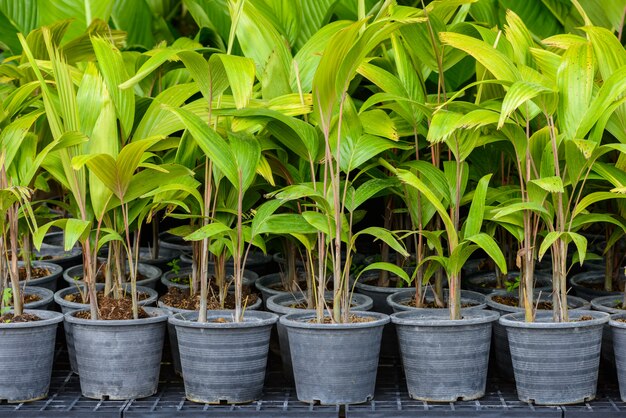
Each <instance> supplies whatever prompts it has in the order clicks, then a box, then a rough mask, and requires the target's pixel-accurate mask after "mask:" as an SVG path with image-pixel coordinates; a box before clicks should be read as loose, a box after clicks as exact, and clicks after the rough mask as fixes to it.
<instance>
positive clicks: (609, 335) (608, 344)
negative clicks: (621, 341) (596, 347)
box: [591, 296, 626, 370]
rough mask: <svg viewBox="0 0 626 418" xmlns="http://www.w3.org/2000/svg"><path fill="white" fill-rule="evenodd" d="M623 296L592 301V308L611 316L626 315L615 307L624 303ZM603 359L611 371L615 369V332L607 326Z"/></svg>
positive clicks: (604, 335) (603, 333)
mask: <svg viewBox="0 0 626 418" xmlns="http://www.w3.org/2000/svg"><path fill="white" fill-rule="evenodd" d="M623 299H624V298H623V296H600V297H599V298H595V299H593V300H592V301H591V308H592V309H593V310H595V311H600V312H606V313H608V314H609V315H613V314H626V310H624V309H617V308H616V307H615V306H617V305H618V304H620V303H622V301H623ZM602 358H603V359H604V361H606V362H607V363H608V366H609V368H610V369H611V370H614V369H615V354H614V349H613V331H612V330H611V327H610V325H608V324H606V325H605V326H604V330H603V331H602Z"/></svg>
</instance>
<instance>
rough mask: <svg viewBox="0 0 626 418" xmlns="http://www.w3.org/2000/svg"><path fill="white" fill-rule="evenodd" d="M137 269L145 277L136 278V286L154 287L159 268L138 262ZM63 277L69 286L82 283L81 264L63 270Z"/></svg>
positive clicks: (159, 276) (157, 279)
mask: <svg viewBox="0 0 626 418" xmlns="http://www.w3.org/2000/svg"><path fill="white" fill-rule="evenodd" d="M137 271H138V272H139V273H140V274H141V275H143V276H144V277H145V279H142V280H137V286H143V287H149V288H150V289H154V288H155V287H156V284H157V282H158V281H159V279H160V278H161V274H162V272H161V269H160V268H158V267H155V266H151V265H149V264H143V263H138V264H137ZM63 279H64V280H65V281H66V282H67V283H68V284H69V286H70V287H76V286H77V285H81V286H82V285H84V284H85V282H84V281H83V266H82V265H80V266H74V267H71V268H69V269H67V270H65V271H64V272H63Z"/></svg>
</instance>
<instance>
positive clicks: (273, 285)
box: [254, 273, 306, 308]
mask: <svg viewBox="0 0 626 418" xmlns="http://www.w3.org/2000/svg"><path fill="white" fill-rule="evenodd" d="M283 275H284V273H272V274H268V275H265V276H261V277H259V279H258V280H257V281H256V282H254V286H255V287H256V288H257V290H259V291H260V292H261V295H262V297H263V307H265V308H267V301H268V300H269V298H270V297H272V296H274V295H288V294H291V292H287V291H285V290H278V289H277V287H278V288H280V287H281V286H280V284H281V277H282V276H283ZM300 284H301V285H302V289H301V290H302V291H306V284H305V283H300Z"/></svg>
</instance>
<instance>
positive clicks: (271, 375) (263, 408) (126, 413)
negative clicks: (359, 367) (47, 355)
mask: <svg viewBox="0 0 626 418" xmlns="http://www.w3.org/2000/svg"><path fill="white" fill-rule="evenodd" d="M87 416H89V417H111V418H113V417H117V418H123V417H136V418H139V417H196V416H197V417H200V416H202V417H207V416H209V417H210V416H215V417H217V416H219V417H228V416H233V417H249V418H255V417H274V418H281V417H284V418H292V417H319V418H334V417H345V418H383V417H384V418H403V417H425V418H428V417H460V418H475V417H484V418H492V417H535V416H536V417H542V418H543V417H545V418H583V417H588V418H591V417H602V418H613V417H625V418H626V403H624V402H622V401H621V400H620V397H619V391H618V388H617V382H616V380H615V378H614V377H606V376H602V377H601V378H600V384H599V386H598V394H597V399H596V400H594V401H591V402H586V403H584V404H578V405H569V406H554V407H547V406H536V405H530V404H527V403H524V402H521V401H519V400H518V399H517V395H516V393H515V386H514V384H512V383H510V382H506V381H503V380H500V379H498V378H497V377H490V378H489V379H488V382H487V393H486V394H485V396H484V397H483V398H481V399H480V400H475V401H459V402H450V403H432V402H422V401H417V400H414V399H411V398H410V397H409V396H408V393H407V391H406V386H405V383H404V376H403V373H402V367H401V365H400V364H399V363H398V362H397V361H391V360H385V359H383V360H382V361H381V365H380V367H379V370H378V382H377V385H376V396H375V398H374V399H373V400H372V401H370V402H366V403H363V404H359V405H348V406H342V407H339V406H323V405H312V404H308V403H303V402H299V401H298V400H297V398H296V391H295V388H294V387H293V386H292V385H290V384H288V383H286V382H285V380H284V379H283V377H282V373H281V371H280V360H279V359H277V358H275V357H272V356H270V363H269V371H268V373H267V379H266V385H265V389H264V392H263V397H262V399H260V400H258V401H256V402H251V403H249V404H241V405H207V404H198V403H194V402H190V401H187V400H186V399H185V391H184V386H183V382H182V379H181V378H179V377H178V376H176V375H175V374H174V373H173V370H172V366H171V364H170V363H165V362H164V363H163V367H162V370H161V382H160V384H159V391H158V392H157V393H156V394H155V395H154V396H151V397H148V398H144V399H136V400H129V401H112V400H94V399H88V398H85V397H83V396H81V393H80V382H79V378H78V376H77V375H75V374H73V373H72V372H71V371H70V370H69V363H68V360H67V353H66V352H65V351H64V350H61V349H59V350H58V351H57V354H56V359H55V369H54V371H53V374H52V380H51V387H50V393H49V396H48V398H46V399H43V400H39V401H35V402H29V403H20V404H7V403H0V418H4V417H37V418H38V417H68V418H70V417H87Z"/></svg>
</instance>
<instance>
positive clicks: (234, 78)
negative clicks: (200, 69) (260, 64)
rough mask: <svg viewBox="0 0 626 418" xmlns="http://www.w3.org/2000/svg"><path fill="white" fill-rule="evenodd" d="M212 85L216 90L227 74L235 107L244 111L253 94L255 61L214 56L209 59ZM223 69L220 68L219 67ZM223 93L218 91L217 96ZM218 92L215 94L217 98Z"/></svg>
mask: <svg viewBox="0 0 626 418" xmlns="http://www.w3.org/2000/svg"><path fill="white" fill-rule="evenodd" d="M209 66H210V67H211V76H212V83H214V89H215V87H216V86H219V83H220V82H221V80H220V77H221V76H222V75H223V74H226V77H227V78H228V84H229V85H230V90H231V91H232V93H233V98H234V99H235V107H236V108H237V109H242V108H244V107H246V106H247V105H248V102H249V101H250V98H251V97H252V94H253V90H252V89H253V86H254V76H255V67H254V61H253V60H252V59H250V58H246V57H238V56H235V55H226V54H213V55H211V57H210V58H209ZM220 66H221V67H222V68H219V67H220ZM220 93H221V92H220V91H219V90H218V91H217V94H220ZM215 94H216V92H214V96H213V97H215Z"/></svg>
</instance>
